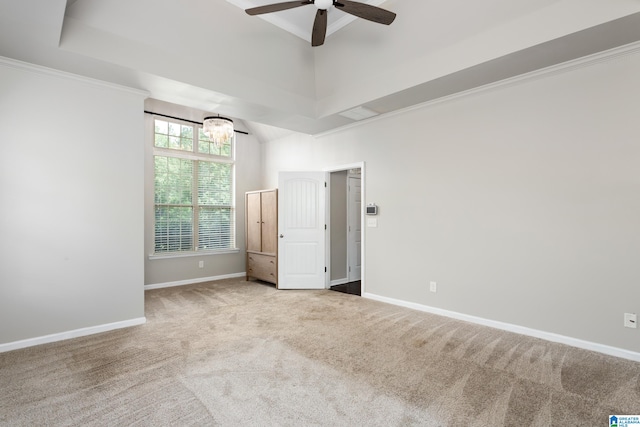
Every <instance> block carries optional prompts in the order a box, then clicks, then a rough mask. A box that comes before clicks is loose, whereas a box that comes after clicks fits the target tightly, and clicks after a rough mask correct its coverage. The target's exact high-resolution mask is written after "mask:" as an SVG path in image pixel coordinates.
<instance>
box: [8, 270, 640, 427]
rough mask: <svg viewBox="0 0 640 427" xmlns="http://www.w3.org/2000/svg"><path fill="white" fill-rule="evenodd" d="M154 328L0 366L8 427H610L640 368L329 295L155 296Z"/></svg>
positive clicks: (182, 292)
mask: <svg viewBox="0 0 640 427" xmlns="http://www.w3.org/2000/svg"><path fill="white" fill-rule="evenodd" d="M146 316H147V320H148V322H147V324H145V325H143V326H138V327H133V328H129V329H124V330H119V331H113V332H107V333H104V334H99V335H93V336H90V337H83V338H77V339H73V340H68V341H63V342H59V343H54V344H47V345H42V346H38V347H32V348H28V349H23V350H17V351H12V352H7V353H2V354H0V425H2V426H41V425H51V426H86V425H96V426H130V425H140V426H142V425H144V426H165V425H172V426H189V425H192V426H205V425H220V426H280V425H283V426H313V425H315V426H360V425H362V426H368V425H371V426H400V425H402V426H406V425H421V426H455V427H457V426H509V427H511V426H551V425H554V426H606V425H608V416H609V415H610V414H640V364H638V363H634V362H631V361H627V360H623V359H617V358H614V357H609V356H604V355H601V354H598V353H592V352H588V351H584V350H579V349H575V348H572V347H567V346H564V345H560V344H554V343H549V342H546V341H542V340H538V339H534V338H528V337H523V336H519V335H516V334H510V333H506V332H502V331H498V330H494V329H490V328H486V327H482V326H478V325H474V324H469V323H465V322H460V321H456V320H452V319H448V318H444V317H438V316H434V315H430V314H427V313H422V312H417V311H413V310H409V309H405V308H400V307H396V306H392V305H387V304H383V303H379V302H376V301H371V300H367V299H364V298H360V297H357V296H352V295H347V294H343V293H338V292H330V291H277V290H275V289H274V288H273V287H272V286H268V285H264V284H260V283H258V282H245V281H242V280H239V279H238V280H225V281H220V282H212V283H206V284H199V285H191V286H183V287H176V288H167V289H158V290H152V291H148V292H147V293H146Z"/></svg>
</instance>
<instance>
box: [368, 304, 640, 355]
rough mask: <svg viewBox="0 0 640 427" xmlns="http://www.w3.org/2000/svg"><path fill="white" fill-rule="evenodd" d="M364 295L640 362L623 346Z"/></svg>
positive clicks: (632, 352)
mask: <svg viewBox="0 0 640 427" xmlns="http://www.w3.org/2000/svg"><path fill="white" fill-rule="evenodd" d="M362 297H363V298H368V299H372V300H376V301H381V302H386V303H388V304H393V305H398V306H401V307H406V308H411V309H414V310H419V311H424V312H427V313H431V314H437V315H439V316H445V317H450V318H452V319H457V320H463V321H465V322H470V323H476V324H478V325H483V326H488V327H491V328H496V329H501V330H503V331H508V332H513V333H516V334H520V335H527V336H530V337H535V338H540V339H543V340H547V341H552V342H557V343H560V344H566V345H569V346H572V347H577V348H581V349H584V350H591V351H595V352H598V353H603V354H607V355H609V356H615V357H620V358H623V359H628V360H633V361H635V362H640V353H636V352H634V351H630V350H625V349H623V348H617V347H611V346H608V345H604V344H598V343H594V342H591V341H585V340H581V339H578V338H572V337H567V336H564V335H559V334H554V333H552V332H545V331H540V330H537V329H532V328H527V327H524V326H519V325H513V324H511V323H504V322H499V321H497V320H489V319H484V318H482V317H476V316H471V315H468V314H463V313H458V312H455V311H449V310H443V309H440V308H436V307H430V306H428V305H422V304H417V303H414V302H408V301H403V300H399V299H394V298H388V297H383V296H380V295H376V294H371V293H364V294H363V295H362Z"/></svg>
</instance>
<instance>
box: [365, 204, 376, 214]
mask: <svg viewBox="0 0 640 427" xmlns="http://www.w3.org/2000/svg"><path fill="white" fill-rule="evenodd" d="M367 215H378V206H376V205H374V204H373V203H371V204H368V205H367Z"/></svg>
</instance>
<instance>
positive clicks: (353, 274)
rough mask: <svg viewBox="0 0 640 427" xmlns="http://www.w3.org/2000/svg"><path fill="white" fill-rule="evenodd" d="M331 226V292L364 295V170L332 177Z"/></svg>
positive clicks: (336, 171)
mask: <svg viewBox="0 0 640 427" xmlns="http://www.w3.org/2000/svg"><path fill="white" fill-rule="evenodd" d="M329 224H330V227H329V231H330V235H329V236H328V237H329V254H330V257H329V258H330V262H329V265H330V271H329V274H330V277H329V280H330V283H329V285H330V286H329V289H330V290H333V291H338V292H343V293H348V294H352V295H362V168H360V167H352V168H349V169H344V170H335V171H332V172H331V173H330V174H329Z"/></svg>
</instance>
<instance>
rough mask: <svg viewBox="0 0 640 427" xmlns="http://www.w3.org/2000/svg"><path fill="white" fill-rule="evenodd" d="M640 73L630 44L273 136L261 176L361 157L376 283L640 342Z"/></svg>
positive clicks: (396, 294)
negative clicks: (639, 325)
mask: <svg viewBox="0 0 640 427" xmlns="http://www.w3.org/2000/svg"><path fill="white" fill-rule="evenodd" d="M638 75H640V54H638V53H635V54H629V55H627V56H621V57H613V58H611V59H608V60H606V61H594V62H593V63H590V65H588V66H584V67H579V68H576V69H565V70H563V71H561V72H557V73H550V74H546V75H544V76H542V77H535V78H529V79H526V80H523V81H520V82H517V83H511V84H508V85H502V86H500V87H497V88H493V89H488V90H484V91H479V92H476V93H474V94H470V95H468V96H464V97H459V98H456V99H452V100H449V101H446V102H442V103H436V104H432V105H430V106H425V107H423V108H421V109H414V110H412V111H407V112H405V113H403V114H399V115H393V116H390V117H387V118H382V119H379V120H376V121H371V122H368V123H365V124H362V125H360V126H357V127H353V128H347V129H344V130H342V131H339V132H335V133H331V134H328V135H324V136H319V137H316V138H314V137H310V136H303V135H294V136H291V137H288V138H285V139H282V140H279V141H272V142H269V143H267V144H266V145H265V148H264V151H265V157H264V170H265V173H266V175H265V177H264V181H265V186H273V185H275V182H276V179H277V171H279V170H292V169H297V170H303V169H323V168H326V167H331V166H335V165H340V164H348V163H353V162H357V161H365V162H366V179H367V182H366V192H367V193H366V195H364V200H363V203H367V202H369V203H370V202H375V203H377V204H378V205H379V206H380V215H379V217H378V228H369V229H367V230H366V233H367V238H366V259H365V262H366V291H367V292H369V293H372V294H376V295H379V296H383V297H388V298H394V299H398V300H403V301H407V302H413V303H417V304H422V305H426V306H431V307H435V308H439V309H443V310H449V311H453V312H457V313H463V314H467V315H471V316H477V317H480V318H483V319H488V320H493V321H499V322H506V323H509V324H513V325H519V326H523V327H527V328H533V329H535V330H539V331H545V332H551V333H555V334H560V335H563V336H567V337H572V338H577V339H581V340H586V341H589V342H593V343H598V344H603V345H606V346H612V347H616V348H620V349H626V350H630V351H632V352H640V329H628V328H623V326H622V324H623V313H624V312H633V313H637V312H639V311H640V269H638V254H639V253H640V221H638V218H640V174H639V173H638V165H639V164H640V143H639V141H640V127H638V124H637V122H638V112H639V111H640V84H639V83H638V82H639V80H638V78H637V76H638ZM429 281H436V282H437V283H438V292H437V293H430V292H429V287H428V283H429Z"/></svg>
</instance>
